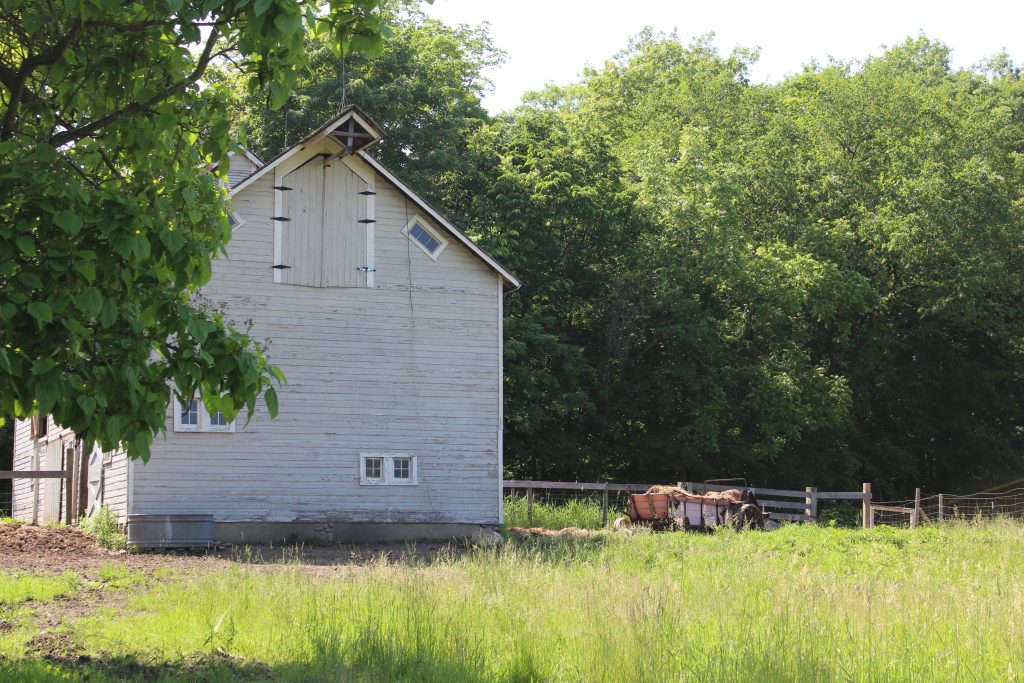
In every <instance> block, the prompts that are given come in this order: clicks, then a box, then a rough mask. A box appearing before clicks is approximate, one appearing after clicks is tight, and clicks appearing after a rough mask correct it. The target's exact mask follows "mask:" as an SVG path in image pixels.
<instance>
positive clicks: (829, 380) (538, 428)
mask: <svg viewBox="0 0 1024 683" xmlns="http://www.w3.org/2000/svg"><path fill="white" fill-rule="evenodd" d="M390 20H391V21H392V22H393V23H394V25H395V29H394V36H393V38H392V40H391V41H390V43H389V44H388V46H387V47H386V48H385V50H384V53H383V55H382V56H380V57H377V58H370V57H365V56H364V57H359V58H357V59H349V60H347V62H346V61H343V60H341V59H340V58H338V57H337V56H335V55H334V54H333V53H331V52H330V51H328V50H326V49H325V48H323V46H319V47H318V46H317V44H316V39H311V41H312V45H311V46H310V47H309V54H311V55H313V58H312V59H311V68H310V69H309V70H308V72H307V73H306V74H304V75H301V76H300V77H299V79H298V83H297V87H296V91H295V95H294V96H293V98H292V100H291V101H290V102H289V103H288V104H287V105H286V106H285V107H284V108H283V109H282V110H280V111H276V112H272V111H270V109H269V108H268V107H267V106H266V103H265V102H264V101H261V100H259V99H258V98H257V97H255V96H254V95H252V94H250V93H242V92H241V91H238V92H239V94H236V95H233V96H232V97H231V98H230V102H231V105H230V106H231V107H233V118H234V119H235V120H236V121H237V122H239V126H238V133H239V134H240V135H243V136H248V139H249V140H250V141H251V143H252V144H253V145H254V146H255V147H256V148H257V149H258V151H259V152H260V153H262V154H264V155H268V156H269V155H272V154H274V153H276V152H277V151H279V150H280V148H281V147H282V146H283V144H284V140H283V131H284V128H285V126H284V125H283V124H284V117H285V115H286V113H287V116H288V129H289V131H290V132H289V135H290V136H292V139H293V140H294V139H298V136H300V135H302V134H304V133H305V132H307V131H308V130H309V129H311V128H312V127H314V126H315V125H318V124H319V123H320V122H321V121H322V120H324V119H325V118H327V117H328V116H329V114H330V112H332V111H335V110H337V109H338V107H339V106H340V105H341V98H342V94H343V93H344V96H345V97H346V98H347V100H348V101H349V102H356V103H358V104H360V105H362V106H364V107H365V108H366V109H367V110H368V111H369V112H370V113H371V115H374V116H375V117H376V118H378V119H379V122H380V123H381V124H382V125H383V126H384V127H385V128H386V129H387V132H388V135H389V137H388V140H387V141H386V142H385V144H384V146H383V147H382V148H381V149H380V150H379V153H380V154H381V156H382V158H383V160H384V161H385V162H386V163H387V164H389V165H391V166H393V167H395V168H396V170H398V171H399V172H400V173H401V174H402V175H403V176H405V177H406V178H408V179H409V180H410V181H411V182H412V183H413V184H414V186H415V187H417V189H419V190H420V191H421V192H422V193H424V194H425V195H426V196H427V197H428V198H429V199H431V200H435V201H436V202H438V203H439V204H440V205H442V206H444V207H445V209H446V210H447V211H448V212H450V213H451V214H452V217H453V218H454V219H455V220H456V222H457V223H459V224H460V225H461V226H462V227H463V228H464V229H466V230H467V231H468V232H469V233H470V234H471V235H472V236H473V237H474V238H476V239H478V240H479V241H480V243H481V244H482V245H484V246H485V247H486V248H487V249H488V250H489V251H490V252H491V253H493V254H494V255H495V256H497V257H498V258H500V259H501V260H502V261H503V262H504V263H506V264H507V265H508V266H509V267H510V268H511V269H512V270H513V272H515V273H516V274H517V275H518V276H520V277H521V278H522V280H523V281H524V283H525V284H524V287H523V288H522V290H520V291H519V292H517V293H515V294H514V295H512V296H511V297H510V298H509V300H508V301H507V302H506V346H505V348H506V373H507V376H506V403H507V405H506V417H507V426H506V429H507V432H506V456H505V462H506V466H507V469H508V472H507V473H508V474H509V475H514V476H519V477H534V478H552V479H573V478H580V479H586V480H593V479H599V478H611V479H620V480H623V479H625V480H635V481H655V480H670V481H675V480H677V479H682V478H688V479H700V478H702V477H711V476H725V475H746V476H748V477H749V478H752V479H755V480H757V481H758V482H761V483H764V484H788V485H805V484H809V483H813V484H816V485H818V486H820V487H837V486H839V487H844V486H849V485H851V484H854V483H855V482H858V481H861V480H871V481H875V482H877V483H878V484H879V485H881V486H883V487H884V488H885V489H889V490H894V491H900V490H906V489H907V488H908V487H912V486H914V485H925V486H929V487H934V488H942V489H946V490H954V489H969V488H971V487H972V486H973V485H974V484H976V483H980V482H987V481H994V480H998V479H999V478H1000V477H1003V476H1007V477H1008V476H1009V475H1010V474H1013V473H1017V472H1019V471H1020V469H1021V468H1022V467H1024V457H1022V452H1021V451H1022V445H1024V444H1022V436H1024V394H1022V390H1024V383H1022V380H1024V376H1022V371H1024V363H1022V360H1024V356H1022V350H1024V349H1022V342H1024V315H1022V313H1024V309H1022V307H1021V303H1020V302H1021V300H1022V294H1024V277H1022V275H1024V261H1022V258H1024V242H1022V239H1021V235H1022V227H1024V221H1022V211H1024V197H1022V187H1024V182H1022V181H1024V156H1022V153H1024V88H1022V80H1021V76H1020V71H1019V70H1018V68H1017V67H1016V66H1015V65H1013V64H1012V63H1011V62H1010V61H1009V60H1008V59H1007V58H1005V57H996V58H993V59H992V60H991V61H990V62H989V63H986V64H984V65H981V66H978V67H975V68H969V69H954V68H952V67H951V66H950V54H949V49H948V48H947V47H946V46H945V45H943V44H942V43H939V42H936V41H933V40H930V39H927V38H924V37H919V38H915V39H908V40H907V41H906V42H904V43H903V44H901V45H898V46H896V47H893V48H891V49H889V50H887V51H886V52H885V53H884V54H882V55H881V56H878V57H872V58H868V59H866V60H864V61H862V62H857V63H829V64H814V63H812V64H810V65H808V66H807V67H806V68H805V69H804V70H803V72H802V73H799V74H796V75H794V76H791V77H789V78H787V79H785V80H784V81H782V82H781V83H778V84H773V85H761V84H752V83H751V82H750V81H749V69H750V66H751V64H752V63H753V62H754V60H755V59H756V54H755V53H753V52H751V51H744V50H737V51H735V52H733V53H732V54H729V55H723V54H721V53H719V52H718V51H717V50H716V49H715V48H714V47H713V46H712V45H711V43H710V41H709V40H707V39H702V40H698V41H696V42H694V43H692V44H690V45H684V44H682V43H681V42H680V41H679V40H678V39H677V37H676V36H674V35H655V34H653V33H651V32H647V33H644V34H642V35H640V36H638V37H637V38H635V39H634V40H633V41H632V43H631V44H630V45H629V46H628V48H627V49H626V50H624V51H623V52H622V53H621V54H620V55H618V56H617V57H616V58H615V59H613V60H611V61H609V62H608V63H606V64H605V65H603V66H602V67H600V68H596V69H590V70H588V71H587V72H585V74H584V75H583V77H582V78H581V80H580V81H579V82H578V83H576V84H573V85H570V86H567V87H549V88H547V89H544V90H541V91H538V92H536V93H533V94H531V95H529V96H528V97H526V98H525V99H524V102H523V104H522V105H521V106H519V107H517V108H516V109H514V110H512V111H510V112H506V113H504V114H501V115H500V116H497V117H494V118H492V117H489V116H488V115H487V114H486V112H485V111H484V109H483V108H482V107H481V106H480V97H481V95H482V94H483V93H484V92H485V89H486V87H487V82H486V79H485V78H484V75H483V74H484V70H485V69H486V68H487V67H488V66H489V65H492V64H494V63H497V62H499V61H500V60H501V58H502V55H501V53H500V52H499V51H498V50H496V49H495V47H494V46H493V45H492V44H491V41H490V39H489V37H488V35H487V31H486V28H470V27H465V26H461V27H450V26H445V25H444V24H441V23H439V22H436V21H434V20H431V19H428V18H426V17H425V16H424V15H422V14H420V13H418V12H417V11H415V10H414V9H408V8H405V9H401V10H399V11H397V12H396V13H395V14H394V15H392V16H391V17H390ZM225 83H226V84H227V85H228V91H229V92H231V91H232V83H231V82H230V80H227V79H226V80H225ZM235 90H237V88H236V89H235Z"/></svg>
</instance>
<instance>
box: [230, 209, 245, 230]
mask: <svg viewBox="0 0 1024 683" xmlns="http://www.w3.org/2000/svg"><path fill="white" fill-rule="evenodd" d="M242 223H245V219H244V218H242V217H241V216H239V215H238V214H237V213H236V212H235V210H234V209H229V210H228V225H230V226H231V231H232V232H234V231H235V230H236V229H237V228H238V226H240V225H242Z"/></svg>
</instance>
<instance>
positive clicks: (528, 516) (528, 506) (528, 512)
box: [526, 484, 533, 524]
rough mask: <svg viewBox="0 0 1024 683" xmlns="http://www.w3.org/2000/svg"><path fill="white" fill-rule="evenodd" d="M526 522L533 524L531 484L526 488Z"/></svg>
mask: <svg viewBox="0 0 1024 683" xmlns="http://www.w3.org/2000/svg"><path fill="white" fill-rule="evenodd" d="M526 521H527V522H529V523H530V524H533V484H527V486H526Z"/></svg>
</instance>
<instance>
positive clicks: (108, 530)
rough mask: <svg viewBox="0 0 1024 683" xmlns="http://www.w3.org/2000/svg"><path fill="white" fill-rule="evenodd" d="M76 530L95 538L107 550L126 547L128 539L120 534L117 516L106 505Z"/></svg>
mask: <svg viewBox="0 0 1024 683" xmlns="http://www.w3.org/2000/svg"><path fill="white" fill-rule="evenodd" d="M78 528H79V529H81V530H82V531H83V532H85V533H87V534H89V535H90V536H95V537H96V540H98V541H99V542H100V545H101V546H103V547H104V548H106V549H107V550H124V549H125V547H126V546H127V545H128V537H127V536H125V535H124V533H122V532H121V525H120V524H118V523H117V514H116V513H115V512H114V511H113V510H111V509H110V508H108V507H107V506H106V505H104V506H102V507H100V509H99V512H97V513H96V514H95V515H93V516H92V517H89V518H87V519H85V520H83V521H82V523H81V525H80V526H79V527H78Z"/></svg>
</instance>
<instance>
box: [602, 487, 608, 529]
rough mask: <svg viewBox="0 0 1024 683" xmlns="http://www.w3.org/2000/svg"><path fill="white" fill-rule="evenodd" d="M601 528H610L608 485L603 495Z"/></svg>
mask: <svg viewBox="0 0 1024 683" xmlns="http://www.w3.org/2000/svg"><path fill="white" fill-rule="evenodd" d="M601 526H608V484H607V483H606V484H605V485H604V492H603V493H602V494H601Z"/></svg>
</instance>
